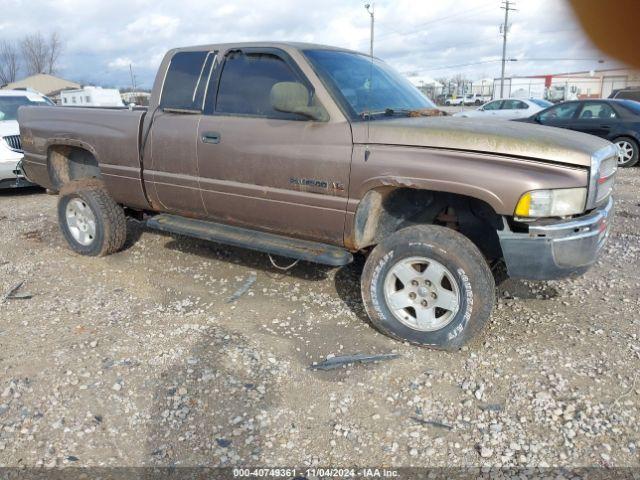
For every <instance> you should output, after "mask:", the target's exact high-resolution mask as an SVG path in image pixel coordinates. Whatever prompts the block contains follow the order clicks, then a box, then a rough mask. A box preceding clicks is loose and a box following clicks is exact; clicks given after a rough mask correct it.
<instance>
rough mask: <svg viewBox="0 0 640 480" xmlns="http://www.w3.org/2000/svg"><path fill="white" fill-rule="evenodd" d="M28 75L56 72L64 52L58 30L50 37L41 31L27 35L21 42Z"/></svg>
mask: <svg viewBox="0 0 640 480" xmlns="http://www.w3.org/2000/svg"><path fill="white" fill-rule="evenodd" d="M20 48H21V50H22V58H23V59H24V62H25V67H26V71H27V75H35V74H37V73H54V72H55V71H56V70H57V67H58V59H59V58H60V54H61V53H62V42H61V40H60V36H59V35H58V33H57V32H53V33H52V34H51V36H50V37H49V38H48V39H45V37H44V36H43V35H42V33H40V32H36V33H33V34H31V35H27V36H25V37H24V38H23V39H22V42H21V43H20Z"/></svg>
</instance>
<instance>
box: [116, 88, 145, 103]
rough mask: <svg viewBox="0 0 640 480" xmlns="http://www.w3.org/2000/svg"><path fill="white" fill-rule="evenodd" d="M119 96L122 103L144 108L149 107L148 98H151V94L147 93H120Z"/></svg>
mask: <svg viewBox="0 0 640 480" xmlns="http://www.w3.org/2000/svg"><path fill="white" fill-rule="evenodd" d="M120 96H121V97H122V101H123V102H124V103H125V104H127V105H129V104H135V105H144V106H148V105H149V98H150V97H151V93H149V92H138V91H136V92H122V93H121V94H120Z"/></svg>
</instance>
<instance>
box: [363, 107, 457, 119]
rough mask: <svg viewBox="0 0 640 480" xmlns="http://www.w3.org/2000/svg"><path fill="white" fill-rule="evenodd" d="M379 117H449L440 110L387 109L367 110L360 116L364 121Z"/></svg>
mask: <svg viewBox="0 0 640 480" xmlns="http://www.w3.org/2000/svg"><path fill="white" fill-rule="evenodd" d="M379 115H384V116H386V117H393V116H395V115H406V116H408V117H439V116H444V115H447V112H445V111H444V110H440V109H438V108H413V109H412V108H385V109H384V110H376V111H370V110H365V111H363V112H360V116H361V117H362V118H363V119H366V118H372V117H374V116H379Z"/></svg>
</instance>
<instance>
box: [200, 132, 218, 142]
mask: <svg viewBox="0 0 640 480" xmlns="http://www.w3.org/2000/svg"><path fill="white" fill-rule="evenodd" d="M220 137H221V135H220V134H219V133H218V132H204V133H203V134H202V142H203V143H214V144H216V143H220Z"/></svg>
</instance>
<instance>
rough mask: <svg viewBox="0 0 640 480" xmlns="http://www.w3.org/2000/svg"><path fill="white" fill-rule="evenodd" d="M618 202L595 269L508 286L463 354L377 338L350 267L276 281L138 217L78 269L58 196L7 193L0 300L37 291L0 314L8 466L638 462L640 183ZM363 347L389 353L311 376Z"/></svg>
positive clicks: (634, 172)
mask: <svg viewBox="0 0 640 480" xmlns="http://www.w3.org/2000/svg"><path fill="white" fill-rule="evenodd" d="M616 190H617V210H618V214H617V217H616V219H615V226H614V230H613V234H612V237H611V240H610V242H609V244H608V247H607V248H606V252H605V255H604V256H603V258H602V260H601V261H600V262H599V263H598V265H597V266H596V267H595V268H593V269H592V270H591V271H590V272H589V273H588V274H587V275H585V276H584V277H581V278H577V279H572V280H567V281H555V282H548V283H536V282H515V281H507V282H505V283H503V284H502V285H501V287H500V288H499V290H498V291H497V296H498V301H497V306H496V309H495V313H494V315H493V317H492V320H491V323H490V325H489V326H488V328H487V329H486V331H485V332H484V335H483V336H482V338H481V339H480V340H479V341H477V342H475V344H472V345H470V346H469V347H466V348H464V349H463V350H462V351H460V352H455V353H445V352H438V351H431V350H427V349H421V348H417V347H413V346H408V345H403V344H401V343H398V342H395V341H393V340H390V339H388V338H386V337H384V336H383V335H381V334H379V333H377V332H376V331H375V330H373V329H372V328H371V327H370V325H369V324H368V323H367V321H366V317H365V314H364V312H363V308H362V304H361V301H360V296H359V285H358V278H359V271H360V269H361V268H362V264H361V262H359V263H357V264H354V265H350V266H348V267H345V268H342V269H339V270H330V269H325V268H322V267H318V266H316V265H312V264H303V263H301V264H299V265H297V266H296V267H295V268H294V269H293V270H292V271H291V272H289V273H287V274H284V275H283V274H281V273H279V272H277V271H276V270H275V269H274V268H273V267H271V265H270V263H269V260H268V258H267V257H266V256H265V255H262V254H258V253H254V252H249V251H245V250H240V249H234V248H228V247H224V246H219V245H215V244H209V243H206V242H204V241H199V240H195V239H189V238H181V237H176V236H169V235H163V234H160V233H158V232H154V231H150V230H146V229H144V228H142V227H141V226H139V225H138V224H136V223H135V222H130V239H129V240H128V242H127V247H126V249H125V250H124V251H122V252H121V253H119V254H117V255H113V256H110V257H107V258H99V259H94V258H84V257H80V256H77V255H75V254H73V253H72V252H71V251H70V250H69V249H67V247H66V245H65V243H64V240H63V238H62V235H61V234H60V233H59V231H58V227H57V223H56V210H55V205H56V197H54V196H49V195H46V194H44V193H42V192H41V191H30V192H23V193H20V194H15V193H13V192H12V193H1V194H0V232H1V233H0V298H1V296H2V292H6V291H8V290H9V289H10V287H12V286H14V285H15V284H16V283H18V282H20V281H24V285H23V286H22V288H21V289H20V290H19V292H20V293H29V294H31V295H32V298H30V299H10V300H7V301H6V302H4V303H1V304H0V372H1V374H0V464H1V465H2V466H28V467H32V466H98V465H101V466H140V465H210V466H229V465H241V466H246V465H270V466H273V465H295V466H300V467H303V466H312V465H321V466H354V465H361V466H382V465H386V466H409V465H413V466H470V465H486V466H489V465H492V466H538V467H545V466H567V467H577V466H605V467H610V466H633V467H639V466H640V457H639V452H638V448H639V447H640V426H639V425H640V381H638V375H639V372H638V366H639V365H640V340H639V338H638V335H639V333H640V328H639V327H640V315H639V311H640V301H639V299H638V292H639V291H640V278H639V276H638V270H639V267H640V169H637V168H635V169H629V170H624V171H621V172H620V173H619V176H618V185H617V187H616ZM254 274H255V275H256V281H255V283H254V284H253V285H252V286H251V288H250V290H249V291H248V292H246V293H245V294H243V295H242V296H240V297H239V298H237V299H236V300H235V301H231V302H230V301H229V299H230V297H232V295H233V293H234V292H235V291H236V290H237V289H238V288H240V287H241V286H242V285H243V284H245V283H246V281H247V279H248V278H249V279H250V278H251V276H252V275H254ZM356 352H361V353H386V352H397V353H398V354H400V358H398V359H395V360H390V361H386V362H381V363H376V364H368V365H354V366H351V367H348V368H341V369H338V370H333V371H326V372H324V371H315V370H311V369H310V368H309V366H310V364H312V362H314V361H321V360H323V359H324V358H325V357H326V356H327V355H330V354H336V355H340V354H347V353H356Z"/></svg>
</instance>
